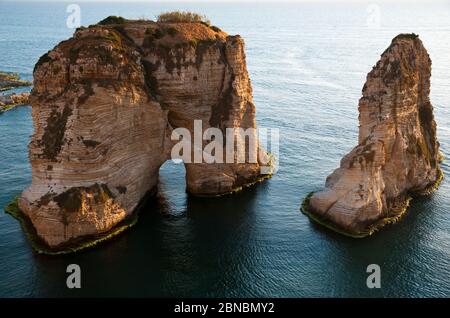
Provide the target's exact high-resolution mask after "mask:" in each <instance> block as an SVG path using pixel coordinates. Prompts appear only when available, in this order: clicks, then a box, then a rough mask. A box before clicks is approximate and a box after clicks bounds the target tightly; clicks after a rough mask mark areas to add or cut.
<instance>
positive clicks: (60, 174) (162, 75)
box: [19, 18, 270, 249]
mask: <svg viewBox="0 0 450 318" xmlns="http://www.w3.org/2000/svg"><path fill="white" fill-rule="evenodd" d="M31 103H32V106H33V123H34V129H35V132H34V135H33V137H32V141H31V143H30V146H29V152H30V153H29V155H30V161H31V165H32V184H31V186H30V187H29V188H28V189H27V190H26V191H24V192H23V194H22V196H21V197H20V199H19V207H20V210H21V211H22V212H23V213H24V214H25V215H26V216H27V217H28V218H29V220H30V221H31V223H32V225H33V227H34V228H35V230H36V232H37V235H38V236H39V238H40V239H42V240H43V241H44V242H45V243H46V244H47V245H48V246H50V247H52V248H56V249H58V248H61V247H63V246H66V245H68V244H69V245H70V244H71V243H75V242H77V241H78V240H80V239H84V238H86V237H91V236H92V237H97V236H98V235H99V234H105V233H108V232H110V231H111V230H113V229H114V228H115V227H117V226H118V225H120V224H122V222H124V221H125V220H127V219H128V218H130V216H131V215H132V214H133V211H134V210H135V208H136V207H137V205H138V204H139V202H140V201H141V200H142V199H143V198H144V197H145V195H146V193H148V192H151V191H153V189H155V186H156V185H157V181H158V171H159V168H160V166H161V165H162V164H163V163H164V162H165V161H166V160H168V159H170V151H171V148H172V146H173V143H174V142H173V141H171V133H172V130H173V129H174V128H187V129H188V130H189V131H191V132H192V133H193V127H194V121H195V120H201V121H202V125H203V127H202V128H203V130H205V129H206V128H208V127H216V128H218V129H221V130H223V131H224V132H225V129H226V128H230V127H241V128H244V129H245V128H250V127H252V128H255V127H256V123H255V106H254V104H253V100H252V88H251V84H250V79H249V76H248V73H247V69H246V64H245V53H244V42H243V40H242V39H241V38H240V37H239V36H228V35H227V34H226V33H224V32H222V31H220V30H219V29H218V28H215V27H209V26H208V25H206V24H202V23H155V22H151V21H129V20H123V19H117V18H110V19H105V20H104V21H103V22H101V23H100V24H98V25H94V26H91V27H89V28H81V29H79V30H77V32H76V33H75V35H74V37H73V38H71V39H69V40H67V41H64V42H61V43H60V44H59V45H57V46H56V47H55V48H54V49H53V50H52V51H50V52H48V53H47V54H45V55H44V56H43V57H42V58H41V59H40V60H39V62H38V63H37V65H36V67H35V71H34V89H33V91H32V95H31ZM249 147H253V149H249ZM249 147H247V148H244V149H243V150H242V151H243V152H244V155H247V154H248V152H250V150H253V151H255V152H256V153H257V154H258V157H257V161H256V162H253V163H251V162H249V161H245V162H244V163H223V164H222V163H214V164H203V163H192V164H187V165H186V174H187V176H186V179H187V187H188V191H189V192H190V193H192V194H196V195H220V194H224V193H228V192H231V191H234V190H235V189H237V188H239V187H241V186H244V185H247V184H250V183H253V182H255V181H257V180H259V179H261V178H262V177H263V175H261V172H260V170H261V169H260V168H261V166H262V165H263V163H264V164H268V165H269V166H270V163H268V156H267V154H266V153H265V152H264V151H262V150H261V149H259V144H258V143H256V144H254V145H251V146H249ZM247 157H248V156H247Z"/></svg>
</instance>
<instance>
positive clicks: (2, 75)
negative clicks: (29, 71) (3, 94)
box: [0, 71, 31, 91]
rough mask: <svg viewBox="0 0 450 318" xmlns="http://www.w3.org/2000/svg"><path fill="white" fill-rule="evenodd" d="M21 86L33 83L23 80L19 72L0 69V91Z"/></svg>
mask: <svg viewBox="0 0 450 318" xmlns="http://www.w3.org/2000/svg"><path fill="white" fill-rule="evenodd" d="M21 86H31V83H30V82H28V81H24V80H21V79H20V77H19V74H17V73H8V72H1V71H0V91H7V90H9V89H12V88H15V87H21Z"/></svg>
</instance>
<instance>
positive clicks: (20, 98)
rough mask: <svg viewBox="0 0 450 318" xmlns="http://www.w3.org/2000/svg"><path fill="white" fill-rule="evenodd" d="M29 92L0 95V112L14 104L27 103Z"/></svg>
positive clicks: (14, 105)
mask: <svg viewBox="0 0 450 318" xmlns="http://www.w3.org/2000/svg"><path fill="white" fill-rule="evenodd" d="M29 98H30V93H19V94H16V93H12V94H7V95H0V114H1V113H3V112H5V111H7V110H9V109H12V108H14V107H16V106H21V105H26V104H28V103H29Z"/></svg>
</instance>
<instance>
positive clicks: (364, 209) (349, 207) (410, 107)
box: [307, 34, 441, 236]
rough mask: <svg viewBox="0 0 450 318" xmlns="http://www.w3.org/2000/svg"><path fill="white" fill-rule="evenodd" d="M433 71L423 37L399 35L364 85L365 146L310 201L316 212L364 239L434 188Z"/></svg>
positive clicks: (437, 176) (362, 118)
mask: <svg viewBox="0 0 450 318" xmlns="http://www.w3.org/2000/svg"><path fill="white" fill-rule="evenodd" d="M430 76H431V60H430V57H429V56H428V53H427V51H426V49H425V48H424V46H423V44H422V42H421V40H420V39H419V38H418V37H417V36H416V35H414V34H411V35H410V34H402V35H399V36H397V37H396V38H394V40H393V41H392V44H391V45H390V46H389V48H388V49H387V50H386V51H385V52H384V53H383V55H382V56H381V59H380V61H378V63H377V64H376V65H375V67H374V68H373V70H372V71H371V72H370V73H369V74H368V76H367V82H366V84H365V85H364V88H363V96H362V98H361V99H360V101H359V113H360V116H359V122H360V128H359V144H358V146H356V147H355V148H354V149H353V150H352V151H351V152H350V153H349V154H347V155H346V156H344V158H343V159H342V161H341V166H340V168H338V169H337V170H336V171H334V172H333V173H332V174H331V175H330V176H329V177H328V178H327V181H326V187H325V189H324V190H323V191H320V192H317V193H315V194H314V195H312V197H311V198H310V199H309V207H307V209H308V210H309V212H310V213H312V214H314V215H315V216H316V217H318V218H319V219H321V220H322V221H324V222H325V223H329V224H331V225H332V226H334V227H336V228H338V229H340V230H343V231H344V232H346V233H350V234H354V235H363V236H364V235H368V234H371V233H372V232H373V231H374V230H375V229H377V228H378V227H381V226H382V225H383V224H385V223H388V222H390V221H392V220H393V219H392V218H395V217H396V216H399V215H400V214H401V213H402V212H404V209H405V208H406V206H407V202H408V200H409V196H410V195H411V194H415V193H416V194H417V193H418V194H420V193H426V192H427V191H429V190H430V189H432V188H434V186H435V184H436V183H437V182H438V181H439V180H440V178H441V171H440V168H439V155H440V153H439V143H438V142H437V140H436V123H435V121H434V117H433V107H432V105H431V103H430V99H429V93H430Z"/></svg>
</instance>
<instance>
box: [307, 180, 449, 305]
mask: <svg viewBox="0 0 450 318" xmlns="http://www.w3.org/2000/svg"><path fill="white" fill-rule="evenodd" d="M441 186H444V185H441ZM438 191H439V190H438ZM444 212H445V211H443V210H442V209H440V208H439V192H437V193H434V194H432V195H430V196H427V197H417V198H414V200H413V202H412V205H411V207H410V208H409V210H408V212H407V214H406V215H405V216H404V217H403V218H402V219H401V220H400V221H399V222H398V223H396V224H390V225H387V226H386V227H384V228H383V229H381V231H379V232H376V233H375V234H373V235H372V236H370V237H366V238H360V239H355V238H350V237H346V236H343V235H340V234H338V233H336V232H333V231H331V230H329V229H326V228H325V227H323V226H321V225H318V224H317V223H315V222H312V221H310V226H311V228H312V230H313V231H314V232H315V233H316V234H318V235H319V236H320V237H321V238H322V239H323V240H324V241H326V242H327V244H328V245H329V247H328V248H326V249H324V251H326V253H328V255H325V256H324V258H325V259H327V262H329V263H330V265H331V266H329V267H328V269H329V270H328V273H327V277H328V280H329V281H328V282H327V281H324V280H323V279H322V278H317V280H318V283H320V284H322V285H327V284H328V285H329V287H330V288H329V292H330V294H329V296H336V297H340V296H342V295H348V294H352V295H353V296H355V297H412V296H414V295H417V294H419V293H420V294H422V295H427V292H430V295H432V294H431V293H432V292H434V293H436V288H437V285H436V284H433V282H434V283H439V282H440V281H442V279H445V277H443V276H440V275H439V274H438V275H436V274H434V273H432V270H431V268H430V271H428V272H420V271H416V270H415V269H414V268H415V267H417V266H418V265H417V263H421V262H425V261H431V260H432V261H433V263H434V264H436V266H437V267H438V266H440V265H439V264H440V261H439V260H440V259H441V260H442V259H444V260H445V259H446V255H445V253H444V254H442V253H441V254H440V253H436V251H433V253H430V252H429V247H430V245H432V244H433V243H434V242H433V237H435V235H434V234H435V233H434V231H435V230H437V228H438V227H439V225H438V224H439V217H440V213H444ZM332 264H339V266H336V267H333V266H332ZM369 264H377V265H380V268H381V284H382V288H381V289H369V288H367V287H366V279H367V277H368V276H369V273H367V272H366V270H367V266H368V265H369ZM442 266H445V265H442ZM433 275H434V277H433ZM411 276H414V277H411ZM447 292H448V291H447ZM447 292H445V291H441V293H442V295H443V296H444V295H446V293H447Z"/></svg>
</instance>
